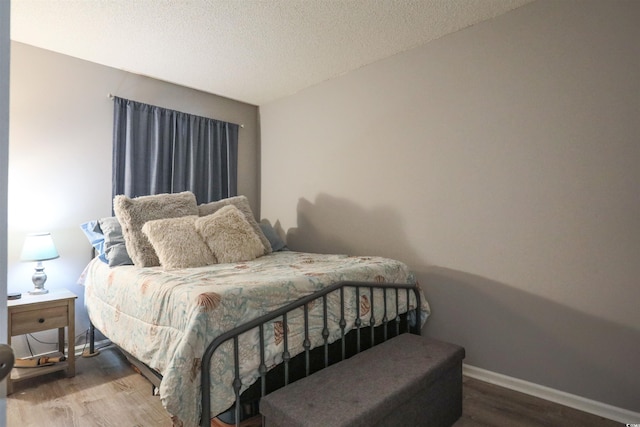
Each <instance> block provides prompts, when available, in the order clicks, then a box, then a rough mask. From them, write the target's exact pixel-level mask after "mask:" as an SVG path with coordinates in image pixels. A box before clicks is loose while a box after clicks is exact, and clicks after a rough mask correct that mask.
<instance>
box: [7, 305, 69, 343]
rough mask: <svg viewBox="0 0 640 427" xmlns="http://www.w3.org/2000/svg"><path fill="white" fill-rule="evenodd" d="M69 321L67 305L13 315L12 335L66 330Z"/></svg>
mask: <svg viewBox="0 0 640 427" xmlns="http://www.w3.org/2000/svg"><path fill="white" fill-rule="evenodd" d="M68 319H69V317H68V309H67V306H66V305H64V306H58V307H49V308H44V309H40V310H26V311H19V312H15V313H11V335H12V336H13V335H24V334H29V333H32V332H38V331H46V330H48V329H55V328H64V327H65V326H67V324H68V322H69V320H68Z"/></svg>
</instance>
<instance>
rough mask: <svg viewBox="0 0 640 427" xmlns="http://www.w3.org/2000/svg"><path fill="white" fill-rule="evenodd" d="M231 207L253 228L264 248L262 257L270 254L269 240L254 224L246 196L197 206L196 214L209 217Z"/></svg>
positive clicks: (255, 223) (254, 220) (256, 224)
mask: <svg viewBox="0 0 640 427" xmlns="http://www.w3.org/2000/svg"><path fill="white" fill-rule="evenodd" d="M229 205H233V206H235V207H236V208H238V209H239V210H240V212H242V214H243V215H244V217H245V219H246V220H247V222H248V223H249V225H251V228H253V231H254V232H255V233H256V235H257V236H258V238H259V239H260V241H261V242H262V246H263V247H264V251H263V255H267V254H270V253H271V251H272V249H271V243H269V239H267V237H266V236H265V235H264V233H263V232H262V230H261V229H260V226H259V225H258V223H257V222H256V219H255V218H254V216H253V211H251V206H250V205H249V199H247V197H246V196H234V197H229V198H226V199H222V200H218V201H217V202H211V203H203V204H201V205H198V214H199V215H200V216H206V215H211V214H212V213H215V212H217V211H218V210H220V209H222V208H223V207H225V206H229Z"/></svg>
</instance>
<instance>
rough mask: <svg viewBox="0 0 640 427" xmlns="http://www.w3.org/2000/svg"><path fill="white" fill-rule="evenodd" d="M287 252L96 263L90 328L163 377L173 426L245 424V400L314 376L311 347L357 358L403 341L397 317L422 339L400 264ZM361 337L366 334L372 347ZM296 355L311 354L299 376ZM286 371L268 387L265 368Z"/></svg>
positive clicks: (420, 303) (416, 291) (91, 268)
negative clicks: (170, 262) (189, 261)
mask: <svg viewBox="0 0 640 427" xmlns="http://www.w3.org/2000/svg"><path fill="white" fill-rule="evenodd" d="M125 222H126V221H125ZM123 229H124V226H123ZM164 230H165V234H166V228H164ZM126 246H127V248H129V247H130V245H128V244H127V245H126ZM282 249H285V250H277V251H273V250H271V251H267V252H268V253H265V254H261V255H260V256H258V257H256V258H254V259H250V260H244V261H237V262H222V263H220V262H218V263H215V264H212V265H202V266H189V267H185V268H170V269H167V268H166V267H165V266H163V265H159V266H144V267H142V266H139V265H117V266H116V265H111V266H110V265H109V264H108V263H106V262H104V261H105V260H104V259H100V257H96V258H94V259H93V260H92V261H91V262H90V263H89V265H88V267H87V269H86V270H85V273H84V275H83V279H84V280H83V283H84V285H85V304H86V308H87V312H88V314H89V318H90V320H91V323H92V327H93V326H95V328H97V329H98V330H100V331H101V332H102V333H103V334H104V335H105V336H106V337H108V338H109V339H110V340H111V342H113V343H114V344H115V345H117V346H118V347H120V348H121V349H123V350H124V351H125V352H126V353H127V354H128V355H130V356H131V357H133V358H135V359H136V360H137V361H139V362H141V363H142V364H144V366H147V367H149V368H150V369H151V370H152V371H153V372H156V373H157V375H158V378H161V381H160V383H159V395H160V398H161V400H162V403H163V405H164V407H165V408H166V410H167V411H168V412H169V414H171V416H172V420H173V423H174V425H176V426H183V427H188V426H196V425H209V419H210V418H213V417H216V416H217V415H219V414H221V413H225V412H226V411H228V410H229V408H234V414H235V417H234V422H235V423H239V421H240V417H241V414H240V409H239V408H240V404H239V403H238V402H240V401H241V399H240V397H241V396H245V395H251V392H252V389H255V388H256V386H258V388H261V389H262V391H261V393H263V394H264V393H265V392H266V391H268V389H272V388H273V387H279V386H281V385H284V384H286V383H287V382H290V381H294V380H295V378H298V377H300V376H301V375H302V376H304V375H308V374H309V373H310V372H311V371H313V370H314V369H316V368H315V367H313V366H312V367H310V366H309V360H310V358H309V356H308V354H309V352H310V351H314V350H313V349H315V350H319V354H324V356H321V357H320V359H322V360H323V362H320V364H323V365H324V366H326V365H327V364H330V363H334V359H335V358H334V356H331V357H329V353H330V350H329V349H330V348H332V349H333V350H331V353H333V352H334V350H335V349H336V348H339V347H340V345H341V343H342V351H337V353H340V354H341V355H340V356H338V358H339V357H345V345H344V343H345V342H346V341H347V340H346V338H345V336H346V335H348V334H349V333H350V331H352V330H353V331H352V332H351V333H353V332H356V331H357V336H356V337H355V341H356V344H355V345H356V347H357V349H356V351H360V350H361V349H360V347H361V346H363V347H364V348H366V347H367V346H369V345H374V344H375V341H376V340H379V339H383V338H377V336H378V335H380V334H383V335H384V338H386V335H387V331H388V330H393V328H396V332H391V334H394V333H397V332H398V325H399V324H400V322H401V320H400V319H401V316H404V320H403V321H402V322H404V323H405V324H406V325H407V327H408V326H410V325H413V327H414V330H417V331H418V333H419V329H420V327H421V326H422V325H423V323H424V321H425V320H426V318H427V316H428V314H429V306H428V303H427V301H426V299H425V298H424V295H423V294H422V291H421V290H420V287H419V286H418V285H417V283H416V279H415V277H414V276H413V274H412V273H411V272H410V270H409V269H408V267H407V266H406V265H405V264H403V263H402V262H399V261H396V260H391V259H387V258H382V257H375V256H347V255H335V254H312V253H302V252H295V251H290V250H286V248H282ZM158 253H160V252H158ZM162 258H163V257H162V256H160V260H162ZM283 307H284V308H285V309H284V310H283ZM256 319H257V320H256ZM258 325H262V326H258ZM374 327H377V331H374ZM361 329H365V330H368V331H370V333H369V334H368V335H366V336H367V338H366V343H364V342H361V341H364V340H365V339H364V338H362V337H361V336H360V330H361ZM350 345H351V344H350ZM336 346H337V347H336ZM296 355H300V356H302V355H306V358H305V359H306V361H305V362H302V366H303V367H302V368H301V370H302V371H303V372H302V373H300V372H299V370H298V368H295V366H297V365H295V364H294V363H293V361H294V359H295V358H296V357H300V356H296ZM209 358H210V359H209ZM203 360H204V361H205V362H204V363H203ZM207 361H209V362H207ZM203 365H204V366H203ZM283 365H284V371H285V379H284V380H278V381H279V382H280V383H283V384H279V385H278V384H276V385H275V386H274V385H269V386H268V387H267V386H265V382H264V378H265V377H266V375H267V372H269V373H272V372H276V371H278V370H282V369H283ZM289 366H291V370H292V372H291V373H289ZM202 372H204V373H205V374H204V375H201V373H202ZM278 381H276V383H278ZM260 383H262V385H261V386H260V385H259V384H260ZM201 390H204V391H205V392H204V393H202V392H201ZM265 390H266V391H265Z"/></svg>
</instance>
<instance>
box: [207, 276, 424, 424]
mask: <svg viewBox="0 0 640 427" xmlns="http://www.w3.org/2000/svg"><path fill="white" fill-rule="evenodd" d="M346 289H353V290H354V292H355V301H356V302H357V303H356V304H355V305H356V307H355V320H354V328H353V332H354V333H355V341H356V345H355V346H356V348H355V353H359V352H360V351H361V350H362V349H363V348H369V347H373V346H375V345H376V344H379V343H381V342H384V341H386V340H387V339H388V338H391V337H393V336H396V335H399V334H400V333H405V332H410V333H414V334H416V335H420V329H421V325H422V322H421V315H420V308H421V306H422V302H421V297H420V290H419V288H418V286H417V285H416V284H384V283H364V282H340V283H336V284H334V285H332V286H329V287H327V288H325V289H323V290H321V291H318V292H316V293H313V294H310V295H308V296H306V297H303V298H300V299H298V300H297V301H295V302H293V303H290V304H287V305H285V306H283V307H281V308H279V309H277V310H275V311H273V312H271V313H268V314H266V315H264V316H261V317H258V318H256V319H254V320H252V321H250V322H247V323H246V324H243V325H241V326H239V327H237V328H235V329H232V330H230V331H228V332H226V333H224V334H222V335H220V336H219V337H217V338H216V339H215V340H214V341H212V342H211V343H210V344H209V346H208V347H207V349H206V350H205V352H204V354H203V357H202V365H201V366H202V372H201V392H202V393H201V399H202V400H201V417H200V425H201V427H208V426H210V416H211V415H210V412H211V406H210V387H211V378H210V366H211V358H212V356H213V354H214V352H215V351H216V349H217V348H218V347H219V346H220V345H222V344H223V343H225V342H227V341H230V340H232V341H233V358H234V363H233V365H234V371H235V379H234V381H233V384H232V386H233V389H234V393H235V402H236V403H235V405H234V408H235V417H234V419H235V425H236V426H239V425H240V421H241V420H240V418H241V413H240V407H241V405H240V404H239V403H240V391H241V388H242V383H241V381H240V360H239V354H238V353H239V352H238V347H239V345H238V342H239V337H240V335H242V334H243V333H245V332H248V331H250V330H253V329H256V328H257V329H258V333H259V340H260V345H259V347H260V348H259V351H260V367H259V374H260V379H259V381H260V396H262V397H264V396H265V395H266V394H267V385H266V375H267V366H266V363H265V354H264V348H265V343H264V328H265V325H266V324H267V323H269V322H271V321H273V320H274V319H282V323H283V325H284V328H283V329H284V331H287V315H288V314H289V313H290V312H292V311H293V310H296V309H300V308H301V307H302V308H303V310H304V336H305V338H304V342H303V343H302V346H303V348H304V350H303V353H304V364H305V369H304V370H305V373H304V375H305V376H308V375H310V374H311V373H312V372H311V366H310V365H311V364H310V351H311V344H310V339H309V312H308V304H309V303H311V302H313V301H316V300H321V301H322V302H321V303H322V309H323V316H322V317H323V319H322V321H323V329H322V338H323V340H324V343H323V345H322V347H323V350H324V357H323V359H324V363H323V364H324V367H325V368H326V367H328V366H329V365H330V364H332V363H336V362H338V361H340V360H344V359H345V358H347V357H348V355H347V351H346V348H345V345H346V343H345V336H346V334H347V332H349V331H347V330H346V327H347V321H346V319H345V308H346V307H345V290H346ZM378 290H379V291H380V292H381V293H382V298H383V309H382V310H381V312H380V310H377V311H378V312H376V309H375V307H376V306H375V304H374V291H378ZM334 292H335V293H339V301H340V323H339V327H340V334H341V337H340V341H341V351H340V352H339V353H340V356H339V358H338V359H337V360H331V359H330V356H329V346H330V343H329V336H330V333H329V329H328V312H327V297H328V295H329V294H331V293H334ZM376 293H377V294H379V292H376ZM412 293H413V295H414V297H415V306H414V307H413V308H410V301H411V294H412ZM360 295H366V296H368V298H369V299H370V316H369V318H368V320H367V321H366V323H367V324H364V323H365V321H363V319H362V318H361V312H360V303H359V301H360ZM401 299H405V301H406V307H407V314H408V316H409V317H411V316H413V317H412V321H410V322H407V326H406V328H405V330H401V320H400V314H399V305H400V301H401ZM388 300H392V301H395V307H388V303H387V301H388ZM388 313H395V315H394V317H393V318H392V319H390V318H389V316H388ZM377 316H379V318H378V317H377ZM376 324H378V325H382V334H376V333H374V328H375V327H376ZM364 328H369V329H370V332H371V333H368V334H366V335H367V336H368V339H369V342H367V343H363V342H362V336H361V331H362V330H363V329H364ZM363 335H364V334H363ZM380 335H382V336H380ZM376 340H379V342H377V341H376ZM282 359H283V365H284V371H283V375H284V381H283V382H284V385H285V386H286V385H287V384H289V382H290V376H289V363H290V361H291V355H290V354H289V343H288V339H287V334H286V333H285V334H284V339H283V353H282Z"/></svg>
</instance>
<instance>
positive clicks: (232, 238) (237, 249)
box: [196, 205, 264, 263]
mask: <svg viewBox="0 0 640 427" xmlns="http://www.w3.org/2000/svg"><path fill="white" fill-rule="evenodd" d="M196 229H197V230H198V233H199V234H200V236H202V238H203V239H204V241H205V242H206V244H207V246H209V249H211V252H213V255H214V256H215V257H216V259H217V260H218V262H219V263H229V262H242V261H250V260H252V259H255V258H258V257H260V256H262V255H263V254H264V245H263V244H262V241H261V240H260V238H259V237H258V235H257V234H256V232H255V231H254V230H253V227H251V225H250V224H249V222H248V221H247V219H246V217H245V215H244V214H243V213H242V212H240V210H239V209H238V208H237V207H235V206H234V205H228V206H225V207H223V208H221V209H219V210H217V211H216V212H215V213H213V214H211V215H207V216H202V217H200V218H198V219H197V220H196Z"/></svg>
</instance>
